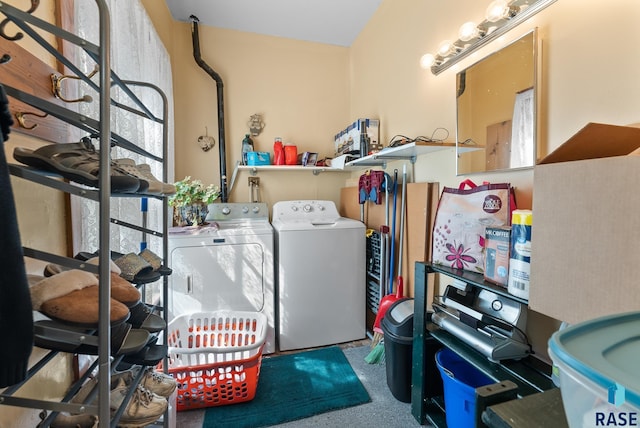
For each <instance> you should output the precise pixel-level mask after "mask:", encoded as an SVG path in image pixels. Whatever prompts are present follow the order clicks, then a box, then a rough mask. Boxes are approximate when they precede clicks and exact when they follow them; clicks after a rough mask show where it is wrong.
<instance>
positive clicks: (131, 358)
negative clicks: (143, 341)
mask: <svg viewBox="0 0 640 428" xmlns="http://www.w3.org/2000/svg"><path fill="white" fill-rule="evenodd" d="M168 351H169V347H168V346H167V345H159V344H151V345H147V346H145V347H144V348H142V349H141V350H140V351H138V352H136V353H135V354H129V355H125V356H124V358H123V359H122V361H124V362H125V363H129V364H134V365H138V366H157V365H158V364H159V363H160V361H162V359H163V358H164V357H166V356H167V353H168Z"/></svg>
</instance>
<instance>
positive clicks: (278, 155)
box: [273, 137, 284, 165]
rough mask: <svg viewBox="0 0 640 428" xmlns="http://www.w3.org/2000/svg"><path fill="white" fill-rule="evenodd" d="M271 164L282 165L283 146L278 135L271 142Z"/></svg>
mask: <svg viewBox="0 0 640 428" xmlns="http://www.w3.org/2000/svg"><path fill="white" fill-rule="evenodd" d="M273 164H274V165H284V147H283V146H282V138H280V137H276V141H275V143H273Z"/></svg>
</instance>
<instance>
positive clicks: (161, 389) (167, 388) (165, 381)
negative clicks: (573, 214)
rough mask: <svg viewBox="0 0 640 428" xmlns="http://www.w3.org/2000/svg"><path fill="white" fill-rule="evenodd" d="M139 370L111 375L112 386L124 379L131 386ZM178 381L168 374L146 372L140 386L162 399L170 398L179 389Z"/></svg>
mask: <svg viewBox="0 0 640 428" xmlns="http://www.w3.org/2000/svg"><path fill="white" fill-rule="evenodd" d="M137 373H138V371H137V370H135V369H131V370H126V371H123V372H119V373H114V374H113V375H111V385H114V384H117V382H119V381H120V379H122V380H123V381H124V382H125V383H126V384H127V385H131V383H132V382H133V378H134V376H135V375H136V374H137ZM177 385H178V384H177V382H176V380H175V379H174V378H173V377H171V376H170V375H168V374H164V373H160V372H156V371H153V370H146V371H145V374H144V375H143V376H142V379H141V380H140V386H142V387H144V388H146V389H148V390H149V391H151V392H153V393H154V394H157V395H159V396H161V397H164V398H168V397H169V396H170V395H171V394H172V393H173V391H175V390H176V387H177Z"/></svg>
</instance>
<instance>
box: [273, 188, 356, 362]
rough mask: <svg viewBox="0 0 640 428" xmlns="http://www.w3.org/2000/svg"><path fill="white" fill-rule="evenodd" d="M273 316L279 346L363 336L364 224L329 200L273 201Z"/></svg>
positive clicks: (295, 346)
mask: <svg viewBox="0 0 640 428" xmlns="http://www.w3.org/2000/svg"><path fill="white" fill-rule="evenodd" d="M271 224H272V226H273V229H274V232H275V248H276V266H277V268H276V290H277V291H276V301H277V304H276V316H277V319H278V321H277V328H276V334H277V336H278V346H279V349H280V350H281V351H286V350H291V349H301V348H311V347H317V346H324V345H330V344H336V343H342V342H348V341H352V340H359V339H363V338H364V337H365V335H366V326H365V323H366V321H365V318H366V315H365V291H366V283H365V265H366V263H365V242H366V237H365V226H364V224H363V223H362V222H360V221H357V220H353V219H348V218H344V217H341V216H340V214H339V213H338V210H337V209H336V206H335V204H334V203H333V202H332V201H311V200H301V201H282V202H277V203H276V204H274V206H273V213H272V219H271Z"/></svg>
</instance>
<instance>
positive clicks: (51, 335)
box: [33, 320, 149, 356]
mask: <svg viewBox="0 0 640 428" xmlns="http://www.w3.org/2000/svg"><path fill="white" fill-rule="evenodd" d="M33 338H34V342H33V343H34V345H36V346H38V347H39V348H44V349H51V350H54V351H60V352H68V353H71V354H83V355H98V347H99V343H100V338H99V337H98V336H97V335H95V334H91V331H89V330H87V329H86V328H79V327H72V326H68V325H64V324H61V323H58V322H56V321H52V320H39V321H36V322H34V323H33ZM148 341H149V332H148V331H146V330H140V329H134V328H132V327H131V324H129V323H122V324H120V325H118V326H115V327H113V328H112V329H111V355H112V356H116V355H129V354H135V353H137V352H140V350H142V349H143V348H144V347H145V346H147V345H148Z"/></svg>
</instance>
